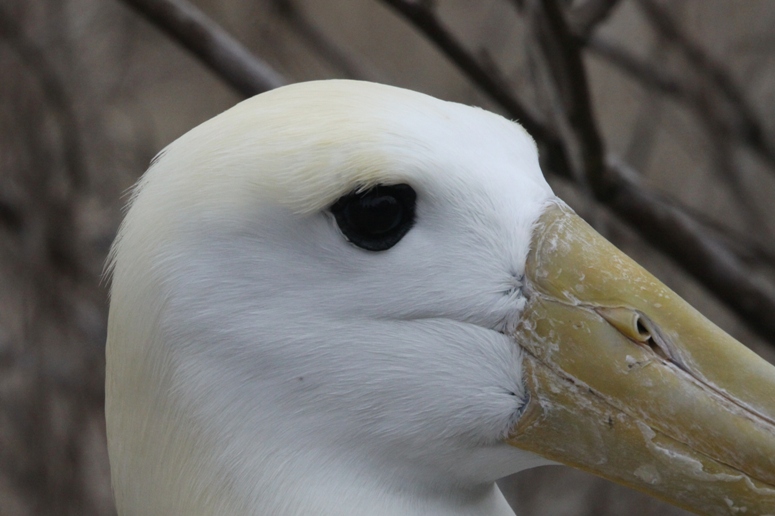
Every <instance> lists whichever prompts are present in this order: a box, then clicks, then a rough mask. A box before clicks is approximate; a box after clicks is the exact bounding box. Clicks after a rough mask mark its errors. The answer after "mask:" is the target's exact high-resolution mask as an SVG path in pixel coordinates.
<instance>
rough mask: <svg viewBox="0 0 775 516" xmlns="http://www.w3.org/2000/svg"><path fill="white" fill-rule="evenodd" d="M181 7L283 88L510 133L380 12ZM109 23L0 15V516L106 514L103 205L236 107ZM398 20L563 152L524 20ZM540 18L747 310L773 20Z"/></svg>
mask: <svg viewBox="0 0 775 516" xmlns="http://www.w3.org/2000/svg"><path fill="white" fill-rule="evenodd" d="M192 2H193V3H194V4H195V6H196V7H197V8H198V9H200V10H201V11H202V12H204V13H205V14H206V15H207V16H208V17H209V18H211V19H212V20H213V21H214V22H216V23H218V24H220V25H221V26H222V27H223V28H224V29H225V30H226V31H228V32H229V33H230V34H232V35H233V36H234V37H235V38H236V39H237V40H238V41H240V42H241V43H242V44H243V45H245V46H246V47H247V48H248V49H249V50H250V51H251V52H253V53H254V54H255V55H256V56H259V57H260V58H262V59H264V60H265V61H266V62H267V63H268V64H269V65H270V66H271V67H273V68H274V69H275V70H276V71H277V72H279V74H281V75H282V76H283V77H284V80H285V81H287V82H295V81H304V80H311V79H321V78H334V77H353V78H361V79H368V80H373V81H379V82H384V83H389V84H394V85H398V86H402V87H405V88H410V89H414V90H418V91H422V92H425V93H429V94H431V95H434V96H437V97H440V98H443V99H448V100H454V101H458V102H463V103H466V104H474V105H478V106H482V107H485V108H487V109H490V110H493V111H496V112H501V113H504V114H506V115H510V114H512V112H509V111H508V110H507V109H504V106H503V104H502V103H500V102H496V101H493V100H492V96H491V95H488V94H486V93H485V92H484V91H483V89H482V88H481V86H480V85H476V84H474V83H473V82H472V81H471V80H470V79H469V78H468V77H466V75H465V74H464V73H462V72H461V70H460V68H459V66H457V65H456V64H455V63H454V62H452V61H451V60H450V59H448V58H447V57H446V56H445V55H444V53H443V52H442V51H440V50H439V49H438V48H437V47H436V46H434V45H433V44H432V43H431V42H429V40H428V38H427V37H426V36H425V35H424V34H423V33H422V31H421V30H418V28H417V27H415V26H413V25H412V24H411V23H409V21H408V20H407V19H406V18H405V17H403V16H401V15H400V14H399V13H398V12H397V11H395V10H394V9H392V8H391V7H390V6H389V5H388V4H389V3H390V2H382V1H379V0H327V1H313V0H192ZM410 3H411V2H410ZM130 4H133V2H131V1H126V2H124V1H122V0H0V515H2V516H25V515H89V516H91V515H94V516H97V515H100V516H102V515H111V514H114V509H113V506H112V500H111V493H110V478H109V469H108V462H107V453H106V446H105V428H104V416H103V402H104V395H103V381H104V341H105V333H106V316H107V307H108V303H107V296H108V282H107V281H105V280H104V279H103V278H102V270H103V264H104V261H105V257H106V254H107V252H108V250H109V247H110V244H111V241H112V239H113V237H114V235H115V232H116V228H117V226H118V224H119V222H120V220H121V216H122V207H123V206H124V203H125V201H126V199H127V197H126V192H127V189H128V188H129V187H130V186H131V185H132V184H133V183H134V182H135V180H136V179H137V178H138V177H139V176H140V175H141V174H142V173H143V171H144V170H145V168H146V167H147V166H148V163H149V161H150V160H151V158H152V157H153V156H154V155H155V154H156V153H157V152H159V151H160V150H161V149H162V148H164V146H165V145H167V144H168V143H170V142H171V141H173V140H174V139H175V138H177V137H178V136H180V135H181V134H183V133H184V132H186V131H187V130H188V129H190V128H191V127H193V126H195V125H197V124H199V123H200V122H203V121H204V120H207V119H208V118H210V117H212V116H213V115H215V114H217V113H219V112H221V111H223V110H224V109H226V108H228V107H230V106H232V105H234V104H235V103H236V102H238V101H239V100H241V99H242V98H243V96H242V95H241V94H240V93H239V92H238V91H235V90H234V89H233V88H232V87H230V86H229V85H228V83H227V82H226V81H224V80H223V79H222V78H221V77H219V76H218V75H217V74H215V73H213V72H211V71H210V70H209V69H207V68H206V67H204V66H203V65H202V64H201V63H200V61H199V60H198V59H197V57H195V56H194V55H192V54H191V53H190V52H188V51H187V50H185V49H183V48H182V47H181V46H179V45H178V43H176V42H175V41H173V40H172V39H171V38H170V37H169V36H168V35H167V34H165V33H164V32H163V31H160V30H159V29H158V28H157V27H156V26H154V25H152V24H150V23H149V22H148V20H147V19H146V18H145V17H143V16H141V15H140V14H138V12H137V11H136V10H134V9H133V8H132V7H131V6H130ZM539 4H540V3H539ZM416 5H418V6H420V8H421V9H424V10H427V12H428V13H431V14H432V15H433V17H434V19H435V20H436V21H438V22H439V23H441V24H442V25H443V26H444V27H446V28H447V29H448V30H449V33H450V34H451V35H452V36H453V37H454V38H455V40H456V41H458V42H459V44H460V45H461V46H462V47H463V48H465V49H467V50H468V51H469V52H470V55H471V56H474V57H475V58H476V60H477V61H478V63H480V65H481V67H482V69H483V70H485V71H486V72H492V73H493V74H494V75H493V76H498V79H497V81H496V82H498V84H499V85H500V86H502V87H503V88H504V89H505V90H506V91H508V92H510V93H511V94H513V95H514V96H515V98H518V99H519V100H520V102H521V103H522V104H523V105H524V106H525V107H526V109H527V110H528V112H529V113H531V114H533V115H535V117H536V118H537V119H538V120H541V121H542V122H543V123H544V125H545V126H547V127H549V128H551V129H552V131H554V132H556V134H558V135H560V138H561V139H563V141H569V138H570V139H572V133H573V127H570V126H569V125H568V123H564V122H563V121H566V122H567V120H568V119H569V117H568V116H567V113H564V112H563V110H565V109H567V105H568V104H567V103H565V104H564V100H563V95H564V94H565V93H567V91H565V90H564V89H563V88H566V89H567V87H568V86H567V84H565V86H563V83H562V82H561V81H558V80H557V79H556V78H557V77H558V75H559V76H561V75H562V74H563V70H564V68H563V66H566V65H567V63H565V62H563V61H562V54H563V48H564V47H562V45H563V44H567V40H562V38H559V39H558V40H557V41H559V44H560V49H559V51H558V52H559V55H560V58H558V61H557V62H556V63H555V62H552V59H553V57H552V56H553V55H554V54H552V52H551V41H550V42H549V43H550V44H548V45H547V43H546V37H544V36H545V34H543V33H542V32H541V31H542V30H544V29H542V26H541V23H540V17H539V16H538V15H536V14H535V13H536V12H537V11H540V10H541V8H542V7H541V6H540V5H538V6H537V4H536V2H535V1H533V2H531V1H529V0H524V1H519V0H480V1H477V2H473V1H467V0H437V1H435V2H418V3H416ZM556 5H559V7H560V8H561V9H562V10H563V13H564V16H565V20H566V22H567V27H566V28H567V29H568V30H570V31H571V32H573V35H574V38H575V39H573V42H574V43H573V45H574V46H576V47H578V48H577V50H578V51H579V52H580V55H581V63H582V65H583V67H584V69H585V73H586V80H587V81H588V87H589V92H588V98H587V99H586V101H587V102H588V104H589V105H588V106H586V108H587V109H588V112H589V113H591V114H592V115H593V116H594V120H593V121H594V123H595V124H596V126H597V129H598V130H599V132H600V136H601V140H602V143H603V144H604V148H605V153H606V156H608V157H609V159H615V160H618V161H617V163H626V164H627V166H626V167H625V169H626V172H627V174H629V177H630V179H631V180H633V181H636V183H635V184H637V185H639V186H638V188H642V189H643V191H648V192H654V193H656V194H660V195H664V196H666V197H669V198H670V199H673V200H674V201H671V202H675V203H676V205H677V206H678V207H679V209H680V210H683V211H684V212H686V213H689V214H690V215H691V216H692V217H694V218H695V219H696V220H699V221H701V222H702V225H703V227H705V228H707V229H708V231H709V232H710V233H712V234H713V235H715V237H717V238H718V239H719V241H721V242H723V243H724V245H727V246H728V247H730V248H732V249H734V252H735V253H736V256H738V257H739V258H740V263H741V264H742V265H743V266H744V271H745V272H746V274H748V275H749V276H750V278H752V281H753V282H754V283H755V284H757V285H759V286H763V287H762V288H764V289H765V290H766V289H771V287H772V285H773V284H774V283H773V278H774V276H775V274H774V271H775V245H773V232H774V231H775V152H773V149H774V148H775V137H774V136H773V135H775V127H773V124H774V123H775V32H774V31H773V27H775V4H773V3H772V2H769V1H767V0H749V1H747V2H732V1H725V0H684V1H680V2H675V1H673V2H667V1H662V2H659V1H656V0H649V1H646V0H620V1H618V2H616V1H610V0H609V1H603V2H600V1H595V0H576V1H573V2H571V1H559V2H558V3H557V4H556ZM590 13H592V14H591V15H590ZM539 14H540V13H539ZM585 16H586V18H585ZM563 41H565V42H564V43H563ZM547 48H548V50H547ZM555 50H557V49H556V48H555ZM571 64H572V63H571ZM496 71H497V74H496ZM558 71H559V72H558ZM572 71H573V70H572ZM568 76H569V77H570V82H569V83H568V84H570V86H571V87H573V86H574V84H575V85H576V86H578V81H579V77H581V79H582V80H583V78H584V77H583V75H582V76H579V75H578V70H575V71H573V73H569V75H568ZM553 78H554V79H553ZM552 80H555V83H552ZM574 81H576V82H575V83H574ZM557 84H559V86H557ZM582 100H583V99H582ZM512 118H513V116H512ZM571 125H572V124H571ZM568 134H571V136H568ZM544 157H546V156H544ZM550 157H551V156H550ZM545 170H546V171H547V175H548V179H549V181H550V183H551V184H552V186H553V187H554V188H555V191H556V192H557V193H558V194H559V195H560V196H561V197H562V198H564V199H565V200H566V201H567V202H569V203H570V204H571V205H572V206H573V207H574V208H575V209H576V210H577V211H578V212H579V213H580V214H582V215H583V216H584V217H585V218H587V220H589V221H590V222H592V223H593V224H594V225H595V227H596V228H597V229H598V230H599V231H601V232H602V233H603V234H604V235H605V236H607V237H608V238H609V239H611V240H612V241H613V242H614V243H615V244H617V245H618V246H619V247H620V248H622V249H623V250H624V251H625V252H627V253H628V254H630V255H631V256H633V257H634V258H636V259H637V260H638V261H639V262H640V263H641V264H643V265H644V266H645V267H646V268H647V269H649V270H650V271H651V272H653V273H654V274H655V275H656V276H658V277H659V278H660V279H662V280H663V281H664V282H666V283H667V284H668V285H669V286H671V287H672V288H673V289H674V290H676V291H677V292H678V293H679V294H681V295H682V296H683V297H685V298H686V299H687V300H688V301H689V302H690V303H691V304H692V305H694V306H695V307H697V308H698V309H699V310H700V311H701V312H703V313H704V314H705V315H706V316H708V317H709V318H710V319H712V320H713V321H715V322H716V323H717V324H719V325H720V326H721V327H723V328H724V329H725V330H726V331H728V332H729V333H731V334H732V335H733V336H735V337H736V338H738V339H739V340H741V341H742V342H744V343H746V344H748V345H749V346H750V347H751V348H753V349H754V350H755V351H756V352H757V353H759V354H761V355H762V356H764V357H765V358H767V359H768V360H770V361H773V360H775V339H773V338H772V335H771V334H767V333H766V331H762V330H761V328H759V330H758V331H755V330H754V329H753V328H756V327H757V326H756V324H755V323H754V324H751V321H750V320H749V319H747V318H746V317H742V318H741V317H740V316H738V315H736V313H740V310H737V311H735V310H734V309H730V306H732V305H734V303H731V304H730V302H729V300H727V301H726V302H722V301H720V300H719V296H718V291H716V290H714V288H713V286H712V285H710V284H708V283H707V282H703V281H702V278H700V280H698V279H697V278H694V277H692V276H691V275H690V274H687V272H686V270H687V267H686V264H685V263H684V265H683V266H679V265H678V264H677V262H676V260H675V257H674V256H672V255H668V254H664V253H663V252H662V251H659V250H656V249H655V248H654V247H653V246H651V245H650V244H649V243H648V242H647V241H646V240H647V239H646V238H644V236H643V235H644V234H645V233H644V232H648V230H647V228H646V229H644V228H643V227H639V226H638V224H632V221H630V222H631V224H630V225H625V224H623V223H622V222H620V220H619V218H617V217H616V216H615V215H613V214H612V213H611V212H610V211H609V209H608V208H606V207H605V206H604V203H600V202H599V197H598V196H596V195H595V193H594V191H593V190H594V188H592V187H589V185H586V184H585V183H584V181H583V180H578V178H576V180H573V178H572V177H570V178H569V177H568V175H567V174H565V175H563V174H560V173H555V171H553V170H552V169H551V167H545ZM679 262H680V260H679ZM689 269H691V268H689ZM769 292H773V290H769ZM733 308H734V307H733ZM772 317H773V318H775V313H773V314H772ZM501 487H502V489H503V491H504V493H505V494H506V495H507V497H508V499H509V501H510V502H511V503H512V504H513V506H514V507H515V509H516V510H517V513H518V514H520V516H528V515H530V516H549V515H551V516H564V515H567V516H571V515H573V516H580V515H596V516H604V515H615V514H623V513H627V514H630V515H657V514H659V515H679V514H687V513H684V512H682V511H680V510H678V509H675V508H671V507H669V506H667V505H665V504H662V503H661V502H658V501H656V500H652V499H651V498H649V497H647V496H645V495H641V494H639V493H635V492H632V491H630V490H628V489H626V488H623V487H619V486H616V485H613V484H611V483H608V482H606V481H604V480H600V479H597V478H594V477H591V476H589V475H586V474H584V473H580V472H577V471H574V470H571V469H569V468H564V467H545V468H539V469H536V470H532V471H527V472H523V473H520V474H518V475H515V476H513V477H510V478H508V479H505V480H503V481H502V483H501Z"/></svg>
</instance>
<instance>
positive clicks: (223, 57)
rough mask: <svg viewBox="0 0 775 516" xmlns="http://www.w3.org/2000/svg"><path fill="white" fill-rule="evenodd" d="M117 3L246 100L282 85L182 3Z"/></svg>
mask: <svg viewBox="0 0 775 516" xmlns="http://www.w3.org/2000/svg"><path fill="white" fill-rule="evenodd" d="M121 1H122V2H124V3H125V4H127V5H129V6H131V7H133V8H134V9H136V10H137V11H138V12H140V13H141V14H142V15H143V16H144V17H145V18H146V19H147V20H148V21H150V22H151V23H153V24H154V25H156V26H157V27H158V28H160V29H161V30H163V31H164V32H166V33H167V34H168V35H169V36H171V37H172V38H173V39H175V40H177V41H178V43H180V44H181V45H183V46H184V47H185V48H187V49H188V50H189V51H190V52H191V53H192V54H194V55H195V56H197V57H198V58H199V59H200V60H201V61H202V62H203V63H204V64H206V65H207V66H208V67H210V69H211V70H212V71H213V72H215V73H216V74H217V75H218V76H220V77H221V78H222V79H224V80H225V81H226V82H227V83H229V84H231V86H232V87H233V88H234V89H236V90H237V91H239V92H240V93H242V94H243V95H245V96H246V97H250V96H253V95H256V94H258V93H262V92H264V91H267V90H271V89H273V88H277V87H279V86H282V85H283V84H286V81H285V79H284V78H283V77H282V76H281V75H280V74H279V73H277V72H276V71H275V70H273V69H272V67H271V66H269V65H268V64H267V63H265V62H264V61H262V60H261V59H259V58H257V57H256V56H254V55H253V54H251V53H250V52H249V51H248V50H247V49H246V48H245V47H244V46H242V44H240V43H239V42H238V41H237V40H236V39H234V38H233V37H232V36H231V35H230V34H229V33H227V32H226V31H225V30H224V29H222V28H221V27H220V26H219V25H218V24H216V23H215V22H213V21H212V20H211V19H210V18H208V17H207V16H206V15H205V14H204V13H203V12H202V11H200V10H199V9H197V8H196V7H194V6H193V5H191V4H190V3H188V2H187V1H186V0H121Z"/></svg>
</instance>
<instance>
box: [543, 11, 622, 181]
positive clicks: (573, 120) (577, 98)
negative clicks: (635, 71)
mask: <svg viewBox="0 0 775 516" xmlns="http://www.w3.org/2000/svg"><path fill="white" fill-rule="evenodd" d="M528 11H529V12H530V16H531V18H532V21H533V24H532V26H533V28H534V30H535V32H536V39H537V42H538V46H539V47H540V48H541V50H542V52H543V54H544V57H545V59H544V62H545V63H546V65H547V67H548V68H549V72H550V75H551V77H552V82H553V86H554V89H555V91H557V93H558V95H557V96H558V98H559V104H560V106H561V107H562V114H563V115H564V117H565V120H566V122H567V125H568V127H569V129H570V131H571V133H572V135H573V139H574V142H573V143H574V144H575V145H574V147H575V150H576V153H575V154H576V155H577V156H578V161H579V162H580V163H578V165H577V166H578V167H579V168H580V171H579V172H580V173H579V174H576V176H577V179H578V180H580V181H582V182H586V183H588V184H589V186H591V188H592V190H593V191H595V192H596V195H597V192H598V190H600V189H602V188H605V187H606V185H607V183H606V181H605V179H604V178H603V177H602V174H604V173H605V171H606V168H605V166H604V164H603V161H604V154H605V151H604V149H603V141H602V139H601V138H600V132H599V131H598V129H597V122H596V121H595V116H594V114H593V113H592V103H591V102H590V98H589V86H588V81H587V72H586V69H585V67H584V63H583V62H582V59H581V44H580V43H579V40H578V39H577V38H576V37H575V36H574V35H573V34H572V33H571V31H570V28H569V27H568V24H567V23H566V21H565V18H564V17H563V13H562V10H561V9H560V6H559V5H557V2H556V1H555V0H533V1H530V2H528ZM599 195H600V196H604V193H603V192H599Z"/></svg>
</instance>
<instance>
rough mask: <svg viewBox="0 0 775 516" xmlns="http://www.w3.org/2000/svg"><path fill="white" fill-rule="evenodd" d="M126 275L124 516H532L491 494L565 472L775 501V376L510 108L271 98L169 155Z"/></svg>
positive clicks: (657, 490)
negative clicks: (555, 172)
mask: <svg viewBox="0 0 775 516" xmlns="http://www.w3.org/2000/svg"><path fill="white" fill-rule="evenodd" d="M112 272H113V287H112V298H111V310H110V322H109V333H108V344H107V361H108V363H107V403H106V411H107V423H108V444H109V452H110V461H111V473H112V476H113V484H114V490H115V495H116V502H117V505H118V509H119V513H120V514H122V515H123V516H134V515H148V514H166V515H178V514H180V515H199V514H201V515H205V514H207V515H215V514H230V515H243V514H245V515H248V514H250V515H252V514H263V515H267V514H273V515H290V514H331V515H333V514H385V515H392V514H395V515H398V514H401V515H411V514H485V515H486V514H510V510H509V509H508V506H507V505H506V503H505V501H503V498H502V497H501V496H500V493H499V492H498V491H497V488H496V487H495V486H494V481H495V480H496V479H498V478H500V477H502V476H505V475H507V474H510V473H513V472H516V471H519V470H521V469H525V468H529V467H533V466H536V465H540V464H545V463H547V462H548V461H559V462H565V463H569V464H572V465H575V466H577V467H581V468H584V469H587V470H590V471H592V472H595V473H597V474H600V475H603V476H606V477H607V478H611V479H614V480H617V481H619V482H622V483H625V484H627V485H631V486H634V487H637V488H640V489H643V490H646V491H649V492H651V493H653V494H655V495H657V496H661V497H663V498H666V499H668V500H670V501H672V502H673V503H677V504H679V505H682V506H684V507H688V508H690V509H693V510H696V511H698V512H703V513H707V514H732V513H733V512H734V510H737V511H744V512H745V514H746V516H749V515H756V514H766V511H765V508H771V507H773V506H775V488H773V487H772V485H773V484H775V434H774V433H773V428H775V425H774V424H773V419H775V401H773V397H772V393H773V392H775V391H774V390H773V389H774V388H775V375H773V372H772V368H771V367H770V366H769V365H768V364H766V363H764V362H763V361H761V360H760V359H758V357H756V356H755V355H753V354H752V353H751V352H749V351H747V350H746V349H745V348H744V347H743V346H742V345H740V344H738V343H736V342H735V341H733V340H732V339H731V338H729V337H728V336H726V335H725V334H724V333H723V332H721V331H720V330H718V329H717V328H716V327H714V326H712V325H711V324H710V323H709V322H708V321H707V320H705V319H703V318H702V317H701V316H700V315H699V314H697V313H696V312H694V311H693V310H692V309H691V308H690V307H688V306H687V305H686V304H685V303H684V302H683V301H681V300H680V299H679V298H677V296H675V294H673V293H672V292H670V291H669V290H668V289H666V288H665V287H664V286H662V285H661V284H659V283H658V281H657V280H655V279H654V278H653V277H651V276H649V275H648V274H647V273H646V272H645V271H643V270H642V269H640V268H639V267H637V266H636V265H635V264H633V263H632V262H630V261H629V260H628V259H627V258H626V257H624V255H622V254H621V253H619V252H618V251H617V250H616V249H615V248H613V247H612V246H610V244H608V243H606V242H605V241H604V240H603V239H602V238H601V237H599V236H598V235H597V234H595V233H594V232H593V231H592V230H591V229H590V228H589V227H588V226H586V225H585V224H583V222H581V221H580V219H578V218H577V217H576V216H575V215H573V214H572V212H570V210H569V209H568V208H567V207H565V206H564V205H563V204H562V203H561V202H560V201H559V200H558V199H557V198H556V197H554V195H553V193H552V191H551V189H550V188H549V186H548V185H547V183H546V182H545V180H544V178H543V176H542V174H541V171H540V169H539V165H538V159H537V153H536V148H535V144H534V142H533V140H532V139H531V138H530V136H529V135H528V134H527V133H526V132H525V131H524V130H523V129H522V128H521V127H520V126H519V125H517V124H515V123H512V122H509V121H507V120H505V119H503V118H501V117H499V116H497V115H494V114H492V113H488V112H486V111H483V110H480V109H474V108H470V107H466V106H462V105H459V104H454V103H449V102H442V101H439V100H436V99H433V98H431V97H428V96H425V95H421V94H418V93H413V92H408V91H405V90H401V89H397V88H392V87H388V86H381V85H375V84H368V83H359V82H350V81H325V82H313V83H304V84H297V85H293V86H288V87H285V88H281V89H278V90H274V91H271V92H269V93H266V94H263V95H259V96H257V97H254V98H252V99H250V100H247V101H245V102H243V103H241V104H239V105H237V106H236V107H234V108H232V109H230V110H229V111H227V112H225V113H223V114H221V115H219V116H217V117H215V118H214V119H212V120H210V121H208V122H206V123H204V124H202V125H201V126H199V127H197V128H195V129H193V130H192V131H190V132H189V133H188V134H186V135H184V136H183V137H181V138H180V139H179V140H177V141H176V142H174V143H173V144H172V145H170V146H169V147H168V148H167V149H166V150H165V151H164V152H163V153H162V154H161V155H160V156H159V157H158V158H157V159H156V160H155V161H154V163H153V165H152V166H151V168H150V169H149V170H148V172H147V173H146V174H145V176H144V177H143V179H142V180H141V182H140V184H139V185H138V187H137V189H136V191H135V194H134V197H133V200H132V203H131V207H130V209H129V211H128V213H127V217H126V220H125V221H124V224H123V225H122V228H121V231H120V233H119V237H118V239H117V242H116V244H115V247H114V250H113V257H112ZM773 511H774V512H775V509H773ZM770 514H772V513H770Z"/></svg>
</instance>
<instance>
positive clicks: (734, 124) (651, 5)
mask: <svg viewBox="0 0 775 516" xmlns="http://www.w3.org/2000/svg"><path fill="white" fill-rule="evenodd" d="M639 4H640V6H641V8H642V11H643V13H644V14H645V15H646V19H647V20H648V21H649V22H650V23H651V25H652V27H654V29H655V30H656V31H657V32H658V33H659V34H660V35H661V36H662V37H663V38H664V39H665V40H667V41H669V42H671V43H673V44H674V45H675V47H676V48H677V49H679V50H680V51H681V52H682V53H683V55H684V57H685V58H686V61H687V62H688V63H689V64H690V65H691V66H692V67H693V68H694V70H695V71H696V72H698V73H699V74H700V75H701V76H702V77H704V78H705V81H704V84H708V85H710V86H711V87H712V90H713V91H714V93H715V94H716V97H717V98H718V99H713V100H714V101H712V102H706V104H708V106H702V107H700V109H701V110H702V109H707V108H708V107H709V108H713V107H714V105H717V104H718V105H719V106H718V107H717V108H716V109H715V112H716V113H718V115H717V118H719V119H720V120H722V121H724V123H725V125H726V130H727V131H728V132H729V134H730V135H732V136H735V137H737V138H738V139H739V140H740V141H741V142H742V143H744V144H746V145H748V146H749V147H750V148H751V150H753V151H754V152H756V153H757V154H759V155H760V156H761V157H762V158H763V159H765V160H766V161H767V163H768V164H769V165H770V166H771V167H775V146H773V145H772V143H771V142H770V141H769V140H768V138H767V136H766V132H765V130H764V127H763V125H762V123H761V122H760V120H759V119H758V118H757V116H756V114H755V112H754V110H753V109H752V108H751V103H750V102H749V101H748V99H747V98H746V96H745V94H744V92H743V91H742V90H741V89H740V88H739V87H738V86H737V84H736V83H735V81H734V79H733V78H732V76H731V75H730V74H729V72H728V71H727V69H726V68H724V67H723V66H721V65H720V64H719V63H718V62H716V60H715V59H713V58H712V57H711V56H710V55H709V54H708V53H707V52H705V50H704V49H703V48H702V47H700V46H699V45H697V44H696V43H695V42H694V41H693V40H692V39H691V38H689V37H688V36H687V35H686V34H684V33H683V31H682V30H681V28H680V27H679V26H678V24H677V23H676V22H675V21H674V20H673V19H672V18H671V17H670V16H669V15H668V13H667V12H666V11H665V10H664V9H663V8H662V7H661V6H659V5H658V4H657V3H656V2H654V1H653V0H639ZM722 99H723V103H722V102H720V101H721V100H722ZM723 104H726V105H727V106H729V109H727V110H723V111H722V108H723V107H725V106H723ZM700 112H702V111H700ZM723 115H726V116H723Z"/></svg>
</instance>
